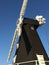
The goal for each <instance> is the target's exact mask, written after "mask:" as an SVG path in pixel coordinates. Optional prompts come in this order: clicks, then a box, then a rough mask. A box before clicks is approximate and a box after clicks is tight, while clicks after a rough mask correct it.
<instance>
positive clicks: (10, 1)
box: [0, 0, 49, 65]
mask: <svg viewBox="0 0 49 65" xmlns="http://www.w3.org/2000/svg"><path fill="white" fill-rule="evenodd" d="M22 2H23V0H0V65H8V64H9V63H11V62H12V58H13V56H14V52H15V51H13V54H12V57H11V60H10V61H9V62H8V63H7V56H8V52H9V49H10V45H11V41H12V38H13V34H14V31H15V28H16V22H17V19H18V17H19V13H20V9H21V6H22ZM36 15H43V16H44V17H45V18H46V24H44V25H43V26H41V27H39V28H38V30H37V31H38V33H39V36H40V38H41V41H42V42H43V45H44V48H45V50H46V52H47V54H48V56H49V51H48V50H49V0H28V4H27V8H26V12H25V15H24V17H28V18H35V16H36ZM15 49H16V46H15V48H14V50H15Z"/></svg>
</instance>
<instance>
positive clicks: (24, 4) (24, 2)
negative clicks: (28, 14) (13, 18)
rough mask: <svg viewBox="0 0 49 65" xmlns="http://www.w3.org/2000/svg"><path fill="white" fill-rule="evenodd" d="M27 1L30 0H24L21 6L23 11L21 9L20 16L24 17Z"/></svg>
mask: <svg viewBox="0 0 49 65" xmlns="http://www.w3.org/2000/svg"><path fill="white" fill-rule="evenodd" d="M27 2H28V0H24V1H23V4H22V8H21V11H20V17H23V15H24V13H25V9H26V6H27Z"/></svg>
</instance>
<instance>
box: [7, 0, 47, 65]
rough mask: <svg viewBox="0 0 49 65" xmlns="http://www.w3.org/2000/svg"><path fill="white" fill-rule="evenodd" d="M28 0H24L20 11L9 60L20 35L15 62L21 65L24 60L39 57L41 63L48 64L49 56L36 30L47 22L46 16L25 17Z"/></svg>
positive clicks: (40, 64)
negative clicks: (46, 62)
mask: <svg viewBox="0 0 49 65" xmlns="http://www.w3.org/2000/svg"><path fill="white" fill-rule="evenodd" d="M27 2H28V0H24V1H23V5H22V8H21V11H20V16H19V18H18V24H17V27H16V30H15V32H14V36H13V40H12V44H11V48H10V51H9V54H8V60H10V57H11V54H12V51H13V48H14V44H15V42H16V38H17V36H18V37H19V41H18V44H17V49H16V53H15V56H14V62H13V63H18V64H16V65H19V62H22V63H24V61H29V62H30V61H31V60H37V59H38V62H39V65H46V64H45V61H44V58H45V59H46V60H47V58H48V56H47V54H46V51H45V49H44V47H43V45H42V42H41V40H40V38H39V36H38V33H37V31H36V29H37V28H38V27H39V26H41V25H43V24H44V23H45V18H44V17H43V16H41V15H40V16H36V17H35V19H30V18H23V16H24V13H25V9H26V6H27ZM41 51H42V52H41ZM43 55H44V56H43ZM40 57H41V58H40ZM41 60H43V61H44V62H43V64H42V62H40V61H41ZM25 63H26V62H25ZM20 64H21V63H20ZM24 65H27V64H24ZM28 65H34V64H32V63H30V64H28ZM36 65H37V64H36Z"/></svg>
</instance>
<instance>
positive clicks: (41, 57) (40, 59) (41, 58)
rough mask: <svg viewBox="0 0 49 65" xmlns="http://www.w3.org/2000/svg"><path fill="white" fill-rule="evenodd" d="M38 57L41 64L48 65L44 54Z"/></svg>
mask: <svg viewBox="0 0 49 65" xmlns="http://www.w3.org/2000/svg"><path fill="white" fill-rule="evenodd" d="M37 59H38V62H39V65H46V64H45V61H44V56H43V55H37Z"/></svg>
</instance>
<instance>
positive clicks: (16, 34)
mask: <svg viewBox="0 0 49 65" xmlns="http://www.w3.org/2000/svg"><path fill="white" fill-rule="evenodd" d="M27 2H28V0H24V1H23V5H22V8H21V12H20V17H19V18H18V24H17V28H16V29H15V33H14V36H13V40H12V44H11V47H10V51H9V54H8V59H7V60H10V57H11V54H12V51H13V48H14V44H15V42H16V37H17V36H20V35H21V26H20V25H21V24H22V20H23V18H22V17H23V15H24V13H25V9H26V5H27Z"/></svg>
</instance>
